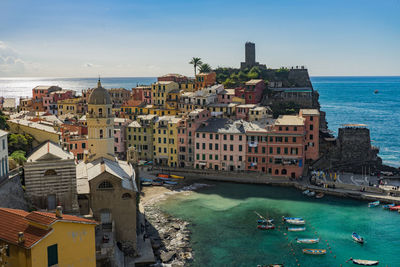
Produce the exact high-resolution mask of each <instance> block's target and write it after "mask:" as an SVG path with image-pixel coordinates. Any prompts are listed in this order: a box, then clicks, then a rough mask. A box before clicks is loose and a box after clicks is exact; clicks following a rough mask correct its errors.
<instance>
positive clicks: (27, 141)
mask: <svg viewBox="0 0 400 267" xmlns="http://www.w3.org/2000/svg"><path fill="white" fill-rule="evenodd" d="M32 141H33V138H32V136H30V135H29V134H25V135H23V134H13V133H12V134H9V135H8V150H9V153H13V152H14V151H17V150H22V151H25V152H26V153H29V152H30V151H31V148H32Z"/></svg>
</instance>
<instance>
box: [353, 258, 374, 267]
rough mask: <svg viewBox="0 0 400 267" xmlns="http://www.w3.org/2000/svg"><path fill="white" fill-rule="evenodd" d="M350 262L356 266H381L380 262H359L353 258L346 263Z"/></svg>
mask: <svg viewBox="0 0 400 267" xmlns="http://www.w3.org/2000/svg"><path fill="white" fill-rule="evenodd" d="M348 261H352V262H353V263H354V264H357V265H364V266H374V265H378V264H379V261H369V260H357V259H353V258H350V259H348V260H347V261H346V262H348Z"/></svg>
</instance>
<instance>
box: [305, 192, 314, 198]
mask: <svg viewBox="0 0 400 267" xmlns="http://www.w3.org/2000/svg"><path fill="white" fill-rule="evenodd" d="M307 196H309V197H313V196H315V192H314V191H310V193H308V194H307Z"/></svg>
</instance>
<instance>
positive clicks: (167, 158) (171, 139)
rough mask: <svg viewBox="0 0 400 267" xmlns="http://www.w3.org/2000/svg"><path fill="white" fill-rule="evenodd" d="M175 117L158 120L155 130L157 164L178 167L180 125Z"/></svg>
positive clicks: (155, 157) (154, 144) (164, 117)
mask: <svg viewBox="0 0 400 267" xmlns="http://www.w3.org/2000/svg"><path fill="white" fill-rule="evenodd" d="M180 120H181V119H180V118H177V117H175V116H162V117H160V118H158V121H157V122H156V125H155V126H154V130H153V146H154V161H155V163H156V164H159V165H164V166H170V167H176V166H178V153H177V152H178V123H179V121H180Z"/></svg>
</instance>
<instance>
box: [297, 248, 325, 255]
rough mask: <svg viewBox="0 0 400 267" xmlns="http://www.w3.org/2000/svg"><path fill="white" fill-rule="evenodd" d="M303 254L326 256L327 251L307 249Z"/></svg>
mask: <svg viewBox="0 0 400 267" xmlns="http://www.w3.org/2000/svg"><path fill="white" fill-rule="evenodd" d="M303 253H304V254H309V255H324V254H326V249H311V248H305V249H303Z"/></svg>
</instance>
